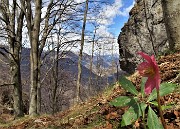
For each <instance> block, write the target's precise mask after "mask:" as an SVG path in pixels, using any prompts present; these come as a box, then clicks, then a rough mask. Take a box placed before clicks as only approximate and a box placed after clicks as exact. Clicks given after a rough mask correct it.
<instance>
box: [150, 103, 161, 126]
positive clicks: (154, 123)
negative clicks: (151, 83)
mask: <svg viewBox="0 0 180 129" xmlns="http://www.w3.org/2000/svg"><path fill="white" fill-rule="evenodd" d="M147 124H148V128H149V129H163V126H162V124H161V123H160V121H159V119H158V117H157V115H156V113H155V112H154V111H153V110H152V108H151V107H150V106H149V109H148V118H147Z"/></svg>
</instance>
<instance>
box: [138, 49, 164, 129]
mask: <svg viewBox="0 0 180 129" xmlns="http://www.w3.org/2000/svg"><path fill="white" fill-rule="evenodd" d="M138 54H139V55H141V56H142V57H143V58H144V59H145V60H146V61H147V62H142V63H141V64H140V65H139V66H138V68H137V69H138V71H139V74H140V75H141V76H143V77H148V79H147V81H146V84H145V93H146V94H150V93H151V92H152V90H153V89H154V88H156V91H157V102H158V108H159V113H160V117H161V122H162V124H163V127H164V129H167V127H166V123H165V120H164V117H163V112H162V108H161V103H160V94H159V87H160V82H161V79H160V74H159V68H158V64H157V63H156V60H155V57H154V55H152V56H148V55H147V54H145V53H143V52H138Z"/></svg>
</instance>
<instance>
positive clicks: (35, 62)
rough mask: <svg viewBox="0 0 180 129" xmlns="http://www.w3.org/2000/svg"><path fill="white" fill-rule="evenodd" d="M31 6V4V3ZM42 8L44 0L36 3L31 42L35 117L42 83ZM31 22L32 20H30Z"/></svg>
mask: <svg viewBox="0 0 180 129" xmlns="http://www.w3.org/2000/svg"><path fill="white" fill-rule="evenodd" d="M29 4H30V3H29ZM41 6H42V0H36V1H35V17H34V26H33V29H32V30H31V29H30V28H29V29H28V31H29V30H31V32H30V33H31V35H30V41H31V52H30V62H31V71H30V72H31V91H30V107H29V115H30V116H35V115H37V113H38V111H37V110H38V109H37V105H38V101H37V89H38V88H39V87H38V86H39V85H40V84H38V83H40V82H39V81H38V80H39V72H40V69H39V63H40V62H39V58H40V57H38V55H39V53H38V52H39V49H38V47H39V46H38V44H39V31H40V22H41ZM30 20H31V19H30Z"/></svg>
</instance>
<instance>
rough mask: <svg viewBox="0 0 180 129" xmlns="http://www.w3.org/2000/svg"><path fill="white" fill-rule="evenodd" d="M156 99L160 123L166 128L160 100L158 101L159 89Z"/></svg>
mask: <svg viewBox="0 0 180 129" xmlns="http://www.w3.org/2000/svg"><path fill="white" fill-rule="evenodd" d="M157 101H158V108H159V114H160V117H161V122H162V125H163V127H164V129H167V126H166V122H165V120H164V117H163V111H162V107H161V102H160V94H159V90H157Z"/></svg>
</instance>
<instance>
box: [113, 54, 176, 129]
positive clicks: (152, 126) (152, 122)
mask: <svg viewBox="0 0 180 129" xmlns="http://www.w3.org/2000/svg"><path fill="white" fill-rule="evenodd" d="M138 54H139V55H141V56H142V57H143V58H144V59H145V62H142V63H141V64H139V65H138V67H137V70H138V71H139V74H140V75H141V76H142V77H143V78H142V83H141V91H140V93H139V92H138V91H137V90H136V88H135V86H134V85H133V84H132V82H131V81H129V80H128V79H126V78H125V77H121V79H120V80H119V83H120V85H121V86H122V87H123V88H124V89H125V90H127V91H128V92H130V93H131V94H132V96H120V97H117V98H116V99H114V100H113V101H111V102H110V104H111V105H113V106H117V107H123V106H129V109H128V110H127V111H126V112H125V113H124V114H123V116H122V121H121V126H127V125H131V124H133V123H135V122H136V121H137V120H138V118H142V120H143V126H144V128H145V129H146V123H145V116H146V115H145V114H146V112H145V109H146V108H147V106H148V114H147V126H148V128H149V129H163V127H164V129H167V127H166V123H165V120H164V117H163V112H162V109H167V108H172V104H169V105H162V106H161V104H160V96H165V95H167V94H169V93H171V92H173V91H174V90H175V88H176V84H172V83H162V84H160V82H161V79H160V74H159V68H158V65H157V63H156V60H155V57H154V56H153V55H152V56H149V55H147V54H145V53H143V52H138ZM144 93H145V94H144ZM155 99H157V101H154V100H155ZM151 105H155V106H157V107H158V109H159V113H160V117H161V122H162V124H161V123H160V121H159V119H158V116H157V115H156V114H155V112H154V111H153V109H152V108H151ZM162 125H163V126H162Z"/></svg>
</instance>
